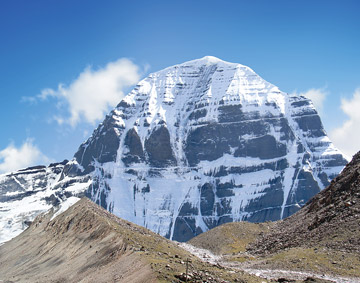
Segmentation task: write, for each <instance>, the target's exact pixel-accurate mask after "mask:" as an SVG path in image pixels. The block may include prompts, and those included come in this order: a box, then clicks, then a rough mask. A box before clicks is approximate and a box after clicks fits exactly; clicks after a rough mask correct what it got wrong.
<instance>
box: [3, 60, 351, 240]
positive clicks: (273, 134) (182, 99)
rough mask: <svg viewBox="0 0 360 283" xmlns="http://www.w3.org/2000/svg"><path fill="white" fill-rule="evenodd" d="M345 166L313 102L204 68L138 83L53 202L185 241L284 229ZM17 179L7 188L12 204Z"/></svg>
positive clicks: (62, 177)
mask: <svg viewBox="0 0 360 283" xmlns="http://www.w3.org/2000/svg"><path fill="white" fill-rule="evenodd" d="M345 164H346V160H345V159H344V157H343V155H342V154H341V153H340V152H339V151H338V150H337V149H336V148H335V147H334V146H333V144H332V143H331V142H330V140H329V139H328V137H327V136H326V133H325V131H324V129H323V126H322V124H321V121H320V117H319V116H318V114H317V112H316V110H315V108H314V106H313V104H312V103H311V101H310V100H309V99H307V98H305V97H302V96H295V95H289V94H286V93H283V92H281V91H280V90H279V89H278V88H277V87H275V86H274V85H272V84H270V83H268V82H266V81H265V80H263V79H262V78H261V77H260V76H258V75H257V74H256V73H255V72H254V71H253V70H251V69H250V68H249V67H246V66H243V65H240V64H234V63H228V62H224V61H222V60H220V59H217V58H214V57H209V56H207V57H204V58H202V59H198V60H194V61H189V62H186V63H183V64H180V65H175V66H172V67H169V68H167V69H164V70H162V71H159V72H157V73H153V74H150V75H149V76H148V77H147V78H145V79H144V80H142V81H141V82H139V84H138V85H137V86H136V87H135V88H134V90H133V91H132V92H130V93H129V94H128V95H127V96H126V97H125V98H124V99H123V100H122V101H121V102H120V103H119V105H118V106H117V107H116V108H115V109H114V110H113V111H112V112H111V113H110V114H109V115H108V116H107V117H106V118H105V120H104V122H103V123H101V124H100V125H99V127H98V128H97V129H96V130H95V131H94V133H93V135H92V136H91V137H90V138H89V139H88V140H87V141H86V142H84V143H83V144H82V145H81V146H80V148H79V150H78V151H77V152H76V153H75V155H74V159H73V160H72V161H70V162H68V163H67V164H66V165H65V167H64V169H63V170H62V172H61V173H60V174H58V175H57V176H56V178H55V179H56V182H55V183H54V184H53V185H50V186H48V187H47V188H48V189H47V191H48V192H50V191H51V192H52V195H51V196H50V197H52V199H54V200H57V201H59V202H61V201H63V200H64V199H66V195H65V194H64V190H65V191H70V190H71V189H69V187H73V188H74V190H73V192H74V193H75V194H84V195H86V196H88V197H89V198H91V199H92V200H93V201H94V202H96V203H98V204H100V205H101V206H103V207H104V208H106V209H107V210H109V211H110V212H113V213H114V214H116V215H117V216H119V217H122V218H124V219H127V220H129V221H131V222H134V223H136V224H138V225H141V226H144V227H147V228H149V229H150V230H152V231H154V232H156V233H159V234H160V235H163V236H165V237H167V238H170V239H174V240H178V241H186V240H188V239H190V238H192V237H193V236H195V235H198V234H200V233H202V232H204V231H207V230H209V229H212V228H214V227H216V226H218V225H220V224H222V223H226V222H233V221H241V220H246V221H250V222H262V221H267V220H278V219H282V218H285V217H287V216H289V215H291V214H293V213H294V212H296V211H297V210H298V209H299V208H300V207H301V206H303V205H304V204H305V203H306V201H307V200H308V199H310V198H311V197H312V196H313V195H315V194H316V193H318V192H319V191H320V190H322V189H323V188H325V187H326V186H327V185H328V184H329V183H330V181H331V179H332V178H334V177H335V176H337V174H338V173H339V172H340V171H341V169H342V168H343V166H344V165H345ZM9 178H10V177H9V176H3V177H2V178H0V186H2V187H3V188H5V189H4V191H3V194H8V192H7V189H6V187H7V184H8V182H9V181H11V180H10V179H11V178H10V179H9ZM1 184H2V185H1ZM75 188H76V190H75ZM74 193H73V194H74ZM0 205H3V204H0ZM6 205H7V204H5V206H6ZM11 209H12V208H10V210H11ZM10 210H8V211H10ZM11 211H12V210H11ZM1 213H2V212H1V211H0V218H4V216H2V215H1ZM6 213H8V212H6ZM32 214H34V213H32Z"/></svg>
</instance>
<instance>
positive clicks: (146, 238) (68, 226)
mask: <svg viewBox="0 0 360 283" xmlns="http://www.w3.org/2000/svg"><path fill="white" fill-rule="evenodd" d="M52 216H53V214H52V213H51V212H49V213H47V214H43V215H40V216H38V217H37V218H36V219H35V221H34V222H33V223H32V224H31V225H30V227H29V228H28V229H27V230H25V231H24V232H23V233H22V234H20V235H19V236H17V237H16V238H14V239H12V240H11V241H9V242H7V243H5V244H4V245H2V246H0V282H3V281H4V282H8V283H10V282H172V281H173V282H179V281H181V279H182V280H184V276H183V275H182V273H184V272H185V268H186V267H185V266H186V264H185V261H186V259H189V260H190V263H189V273H191V278H192V282H202V280H210V279H209V278H211V280H210V281H211V282H234V281H236V280H237V281H238V282H261V280H260V279H259V278H257V277H255V276H250V275H246V274H244V273H237V274H234V273H230V272H227V271H226V270H224V269H220V268H219V267H216V266H213V265H210V264H207V263H204V262H202V261H200V260H199V259H198V258H196V257H194V256H193V255H191V254H190V253H188V252H187V251H185V250H183V249H182V248H181V247H179V246H178V244H176V243H174V242H171V241H169V240H167V239H165V238H163V237H161V236H159V235H157V234H155V233H153V232H151V231H149V230H147V229H146V228H143V227H140V226H137V225H134V224H132V223H130V222H127V221H124V220H122V219H120V218H118V217H116V216H114V215H112V214H110V213H109V212H107V211H106V210H104V209H103V208H101V207H99V206H98V205H96V204H94V203H93V202H91V201H90V200H88V199H86V198H84V199H81V200H80V201H78V202H77V203H76V204H74V205H73V206H71V207H70V208H69V209H67V210H66V211H65V212H64V213H62V214H60V215H58V216H56V217H55V218H54V219H53V220H51V217H52Z"/></svg>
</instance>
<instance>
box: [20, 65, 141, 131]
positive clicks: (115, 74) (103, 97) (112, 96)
mask: <svg viewBox="0 0 360 283" xmlns="http://www.w3.org/2000/svg"><path fill="white" fill-rule="evenodd" d="M139 79H140V72H139V67H138V66H137V65H135V64H134V63H133V62H131V61H130V60H129V59H126V58H122V59H119V60H117V61H115V62H110V63H108V64H107V65H106V66H105V67H104V68H100V69H97V70H93V69H92V68H91V67H88V68H86V69H85V70H84V71H83V72H82V73H81V74H80V75H79V76H78V78H77V79H76V80H75V81H73V82H72V83H71V84H70V85H69V86H65V85H63V84H59V86H58V88H57V89H56V90H54V89H51V88H46V89H44V90H42V92H41V93H40V94H39V95H38V96H37V99H38V100H39V99H40V100H46V99H48V98H55V99H57V100H58V103H57V107H58V108H60V109H61V108H63V107H64V106H65V107H66V109H67V111H68V114H67V116H66V117H64V115H61V114H60V115H59V114H57V115H54V117H53V120H54V121H56V122H57V123H58V124H60V125H61V124H64V123H68V124H70V125H71V126H76V125H77V124H78V123H79V122H88V123H91V124H94V123H95V122H97V121H99V120H101V119H103V118H104V114H106V113H107V112H108V111H109V110H110V108H112V107H114V106H116V105H117V104H118V103H119V102H120V100H121V99H122V98H123V96H124V90H125V88H127V87H129V86H131V85H134V84H136V83H137V82H138V81H139ZM23 100H24V101H30V102H33V99H32V98H24V99H23Z"/></svg>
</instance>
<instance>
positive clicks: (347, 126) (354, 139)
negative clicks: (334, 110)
mask: <svg viewBox="0 0 360 283" xmlns="http://www.w3.org/2000/svg"><path fill="white" fill-rule="evenodd" d="M340 108H341V110H342V111H343V112H344V113H345V114H346V115H347V116H348V119H347V120H346V121H345V122H344V123H343V124H342V125H341V126H340V127H338V128H336V129H334V130H332V131H331V132H330V133H329V136H330V138H331V140H332V141H333V142H334V144H335V145H336V146H337V147H338V148H339V149H340V150H341V151H342V152H343V153H344V154H345V155H347V156H348V157H352V156H353V155H354V154H355V153H357V152H358V151H359V150H360V111H359V109H360V88H357V89H356V90H355V91H354V93H353V96H352V97H351V98H350V99H345V98H343V99H341V106H340Z"/></svg>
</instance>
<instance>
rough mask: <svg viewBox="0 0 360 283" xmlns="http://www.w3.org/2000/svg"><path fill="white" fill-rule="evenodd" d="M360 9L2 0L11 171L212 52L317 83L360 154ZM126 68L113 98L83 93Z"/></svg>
mask: <svg viewBox="0 0 360 283" xmlns="http://www.w3.org/2000/svg"><path fill="white" fill-rule="evenodd" d="M359 11H360V2H359V1H346V0H344V1H329V0H328V1H321V0H318V1H268V0H264V1H260V0H253V1H241V0H240V1H228V0H222V1H209V0H208V1H202V0H199V1H187V0H185V1H156V0H153V1H106V0H105V1H91V0H86V1H85V0H84V1H83V0H76V1H74V0H72V1H69V0H61V1H60V0H34V1H27V0H23V1H20V0H13V1H0V38H1V44H0V78H1V81H0V95H1V111H0V121H1V123H0V137H1V138H0V172H4V171H8V170H13V169H14V168H18V167H24V166H28V165H35V164H37V163H46V162H49V161H55V160H56V161H61V160H63V159H65V158H67V159H70V158H72V156H73V154H74V153H75V151H76V150H77V148H78V146H79V145H80V143H81V142H82V141H84V140H85V139H86V138H87V137H88V136H89V135H90V134H91V132H92V130H93V129H94V128H95V126H96V125H97V124H98V123H99V122H101V120H102V117H104V115H105V113H106V112H107V111H109V110H110V109H111V107H112V105H114V104H116V103H115V102H114V96H115V98H116V97H117V96H116V95H118V97H121V95H123V94H124V93H126V92H128V91H129V90H131V85H132V84H134V83H135V82H136V81H137V80H138V79H140V78H143V77H144V76H146V75H147V74H148V73H150V72H155V71H158V70H160V69H162V68H165V67H168V66H170V65H174V64H177V63H182V62H184V61H188V60H192V59H196V58H200V57H203V56H205V55H212V56H216V57H219V58H221V59H223V60H226V61H230V62H237V63H241V64H244V65H247V66H250V67H251V68H252V69H253V70H254V71H255V72H257V73H258V74H259V75H260V76H262V77H263V78H264V79H266V80H267V81H269V82H271V83H273V84H275V85H277V86H278V87H279V88H280V89H281V90H283V91H285V92H289V93H292V92H297V93H307V94H308V95H309V96H310V97H312V98H314V101H316V104H317V106H318V108H319V110H320V113H321V117H322V120H323V123H324V125H325V129H326V131H327V132H328V133H329V135H330V137H331V138H332V139H333V140H334V142H335V145H336V146H338V147H339V148H340V149H341V150H343V151H344V152H345V153H346V154H348V155H351V154H353V153H355V152H356V151H357V150H359V149H360V146H357V145H358V144H360V134H358V133H357V132H360V126H358V125H360V124H359V123H360V117H358V116H360V114H357V112H359V111H358V109H360V90H358V88H359V87H360V17H359ZM121 58H126V59H122V60H120V59H121ZM129 68H130V69H131V71H129V72H126V70H128V69H129ZM124 70H125V73H127V76H128V77H127V78H126V79H124V82H123V83H122V85H121V92H119V93H114V92H115V90H114V89H112V88H111V87H110V88H109V89H105V90H104V93H105V92H107V93H108V100H106V101H102V102H101V103H102V104H101V103H100V104H101V109H98V110H96V109H90V110H89V109H85V107H87V106H86V105H80V106H79V105H78V104H76V103H78V100H79V99H81V98H82V97H83V98H84V99H85V100H87V98H86V89H84V86H86V85H87V82H92V81H94V82H97V81H101V78H102V77H103V76H106V75H109V76H111V75H113V74H114V72H117V74H120V75H121V74H122V72H124ZM81 74H82V75H81ZM86 78H88V79H86ZM59 84H61V85H62V87H61V88H59ZM85 88H86V87H85ZM89 95H90V96H91V94H89ZM92 95H94V94H92ZM112 95H113V96H112ZM105 96H106V95H105ZM73 97H75V98H76V99H77V100H76V101H72V99H73ZM88 101H89V103H90V102H91V101H93V100H91V97H90V98H89V100H88ZM79 107H80V108H79ZM81 107H83V108H81ZM70 111H72V112H70ZM74 113H75V114H74ZM76 115H78V116H76ZM91 115H93V116H91ZM99 117H101V118H99Z"/></svg>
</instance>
